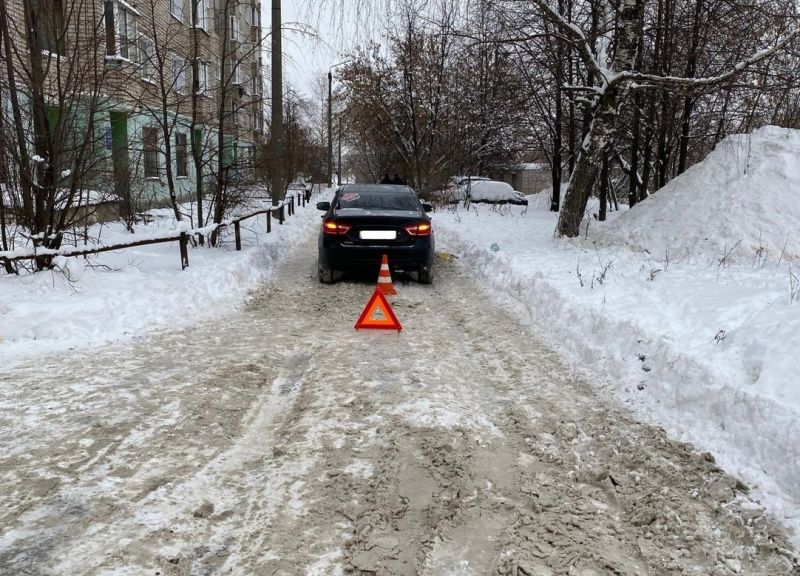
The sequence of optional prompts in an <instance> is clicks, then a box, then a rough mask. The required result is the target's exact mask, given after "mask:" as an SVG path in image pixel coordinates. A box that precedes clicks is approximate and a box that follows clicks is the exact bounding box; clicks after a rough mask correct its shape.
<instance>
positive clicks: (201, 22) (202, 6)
mask: <svg viewBox="0 0 800 576" xmlns="http://www.w3.org/2000/svg"><path fill="white" fill-rule="evenodd" d="M191 2H192V10H193V15H192V17H193V22H194V25H195V27H197V28H202V29H203V30H208V6H207V5H206V0H191Z"/></svg>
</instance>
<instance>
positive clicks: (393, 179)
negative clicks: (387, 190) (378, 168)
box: [387, 174, 406, 186]
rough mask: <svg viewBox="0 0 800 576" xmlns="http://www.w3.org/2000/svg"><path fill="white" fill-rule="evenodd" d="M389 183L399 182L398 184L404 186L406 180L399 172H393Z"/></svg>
mask: <svg viewBox="0 0 800 576" xmlns="http://www.w3.org/2000/svg"><path fill="white" fill-rule="evenodd" d="M387 176H388V174H387ZM391 183H392V184H400V185H403V186H405V183H406V181H405V180H404V179H403V178H401V177H400V175H399V174H395V175H394V178H392V182H391Z"/></svg>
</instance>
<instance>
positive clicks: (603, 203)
mask: <svg viewBox="0 0 800 576" xmlns="http://www.w3.org/2000/svg"><path fill="white" fill-rule="evenodd" d="M607 207H608V156H605V157H603V168H602V170H600V214H599V216H598V220H600V222H605V221H606V209H607Z"/></svg>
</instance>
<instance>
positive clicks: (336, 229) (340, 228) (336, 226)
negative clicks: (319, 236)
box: [322, 220, 352, 236]
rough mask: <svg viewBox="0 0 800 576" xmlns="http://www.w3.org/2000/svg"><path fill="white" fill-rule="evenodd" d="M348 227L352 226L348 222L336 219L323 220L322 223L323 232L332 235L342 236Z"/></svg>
mask: <svg viewBox="0 0 800 576" xmlns="http://www.w3.org/2000/svg"><path fill="white" fill-rule="evenodd" d="M350 228H352V226H350V225H349V224H342V223H341V222H337V221H336V220H325V221H324V222H323V223H322V230H323V231H324V232H325V234H331V235H333V236H342V235H344V234H347V232H348V231H349V230H350Z"/></svg>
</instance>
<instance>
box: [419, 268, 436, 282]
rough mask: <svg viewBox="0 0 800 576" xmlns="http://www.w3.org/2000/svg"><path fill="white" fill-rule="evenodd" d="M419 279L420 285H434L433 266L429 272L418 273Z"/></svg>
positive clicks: (421, 271)
mask: <svg viewBox="0 0 800 576" xmlns="http://www.w3.org/2000/svg"><path fill="white" fill-rule="evenodd" d="M417 279H418V280H419V283H420V284H433V266H431V267H430V268H428V269H427V270H420V271H419V272H417Z"/></svg>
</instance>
